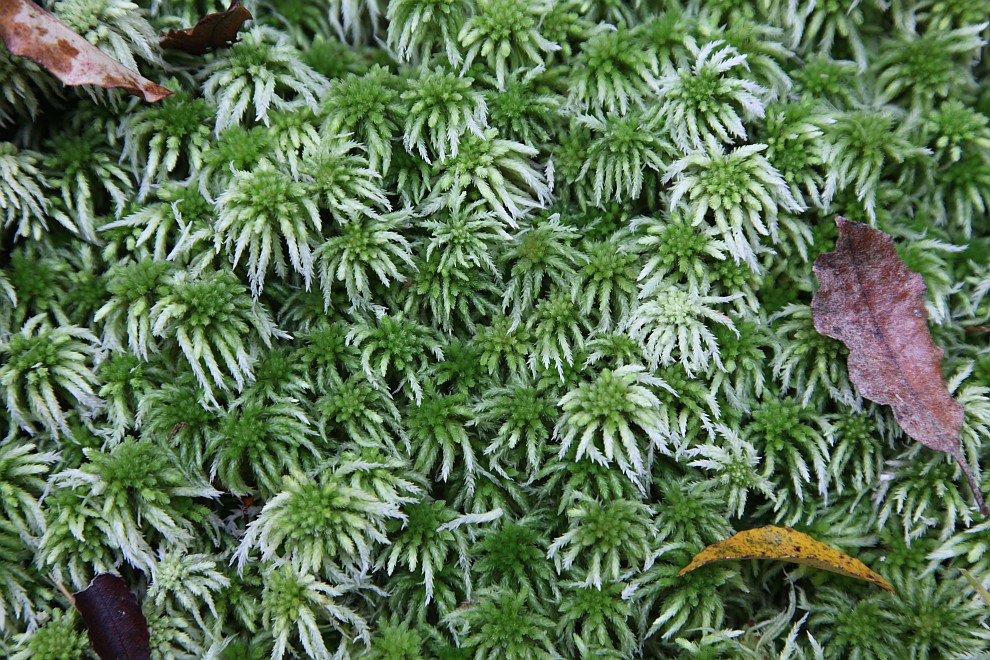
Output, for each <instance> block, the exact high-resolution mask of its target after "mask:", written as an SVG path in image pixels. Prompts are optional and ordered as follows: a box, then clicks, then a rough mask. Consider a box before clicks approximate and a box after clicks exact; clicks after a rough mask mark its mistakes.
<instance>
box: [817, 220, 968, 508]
mask: <svg viewBox="0 0 990 660" xmlns="http://www.w3.org/2000/svg"><path fill="white" fill-rule="evenodd" d="M835 222H836V224H837V225H838V226H839V240H838V242H837V243H836V246H835V251H834V252H827V253H824V254H821V255H819V256H818V258H817V259H816V260H815V265H814V272H815V275H816V276H817V277H818V281H819V283H820V285H821V286H820V287H819V289H818V293H816V294H815V297H814V299H813V300H812V302H811V311H812V316H813V318H814V323H815V329H816V330H818V332H820V333H822V334H823V335H825V336H826V337H832V338H833V339H838V340H839V341H841V342H842V343H843V344H845V345H846V346H847V347H848V348H849V361H848V365H849V379H850V380H851V381H852V382H853V383H855V384H856V387H857V388H859V392H860V394H862V395H863V396H864V397H866V398H867V399H870V400H871V401H876V402H877V403H882V404H885V405H888V406H890V407H891V408H893V411H894V417H895V418H897V422H898V423H899V424H900V425H901V428H902V429H904V432H905V433H907V434H908V435H909V436H911V437H912V438H914V439H915V440H917V441H918V442H920V443H921V444H923V445H925V446H926V447H930V448H932V449H935V450H937V451H942V452H945V453H946V454H948V455H949V456H952V457H953V458H954V459H956V461H958V462H959V466H960V467H961V468H962V471H963V473H964V474H965V475H966V480H967V481H968V482H969V486H970V488H971V489H972V490H973V495H974V496H975V497H976V502H977V504H979V507H980V511H981V512H982V513H983V515H987V514H988V511H987V506H986V504H985V503H984V500H983V494H982V493H981V492H980V488H979V485H978V484H977V483H976V479H975V478H974V477H973V473H972V472H971V471H970V469H969V465H967V464H966V461H965V459H964V458H963V454H962V442H961V439H960V434H961V431H962V422H963V407H962V405H960V404H959V403H958V402H957V401H956V400H955V399H953V398H952V395H950V394H949V390H948V389H947V388H946V386H945V379H944V378H943V377H942V366H941V365H942V349H941V348H939V347H938V346H936V345H935V343H934V342H933V341H932V337H931V334H929V332H928V323H927V318H928V314H927V313H926V312H925V294H926V293H927V288H926V287H925V283H924V282H923V281H922V279H921V275H919V274H918V273H915V272H913V271H910V270H908V268H907V266H905V265H904V262H903V261H901V259H900V257H898V256H897V252H896V251H895V250H894V241H893V239H892V238H891V237H890V235H889V234H885V233H883V232H882V231H878V230H876V229H873V228H872V227H869V226H867V225H864V224H861V223H858V222H852V221H851V220H846V219H845V218H843V217H838V218H836V219H835Z"/></svg>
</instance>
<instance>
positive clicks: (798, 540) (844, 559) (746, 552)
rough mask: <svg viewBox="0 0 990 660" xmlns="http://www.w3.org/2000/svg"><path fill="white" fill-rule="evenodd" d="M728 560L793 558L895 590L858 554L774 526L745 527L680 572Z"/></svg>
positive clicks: (793, 530) (709, 547)
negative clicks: (867, 565) (840, 550)
mask: <svg viewBox="0 0 990 660" xmlns="http://www.w3.org/2000/svg"><path fill="white" fill-rule="evenodd" d="M727 559H779V560H782V561H791V562H794V563H796V564H804V565H806V566H814V567H815V568H820V569H822V570H826V571H832V572H833V573H841V574H842V575H848V576H849V577H854V578H859V579H860V580H866V581H867V582H872V583H873V584H875V585H877V586H878V587H883V588H884V589H886V590H887V591H889V592H891V593H893V592H894V588H893V587H892V586H890V583H889V582H887V581H886V580H884V579H883V578H882V577H881V576H880V575H879V574H878V573H876V572H874V571H872V570H870V569H869V568H867V567H866V565H865V564H864V563H863V562H861V561H860V560H858V559H856V558H855V557H850V556H849V555H847V554H845V553H843V552H839V551H838V550H836V549H835V548H833V547H832V546H829V545H825V544H824V543H822V542H821V541H816V540H815V539H813V538H811V537H810V536H808V535H807V534H805V533H804V532H799V531H797V530H796V529H791V528H790V527H776V526H774V525H767V526H766V527H760V528H758V529H747V530H743V531H741V532H739V533H738V534H736V535H734V536H732V537H730V538H727V539H726V540H724V541H721V542H719V543H714V544H712V545H710V546H708V547H707V548H705V549H704V550H702V551H701V552H699V553H698V554H696V555H695V556H694V559H692V560H691V563H690V564H688V565H687V566H685V567H684V568H682V569H681V570H680V572H679V573H678V575H684V574H685V573H687V572H689V571H693V570H694V569H696V568H698V567H699V566H704V565H705V564H710V563H712V562H715V561H724V560H727Z"/></svg>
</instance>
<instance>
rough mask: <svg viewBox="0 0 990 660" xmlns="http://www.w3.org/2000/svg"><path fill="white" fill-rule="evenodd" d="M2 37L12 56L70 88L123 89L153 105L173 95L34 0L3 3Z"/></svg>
mask: <svg viewBox="0 0 990 660" xmlns="http://www.w3.org/2000/svg"><path fill="white" fill-rule="evenodd" d="M0 38H2V39H3V42H4V43H5V44H6V45H7V50H9V51H10V52H11V53H13V54H14V55H21V56H23V57H27V58H30V59H32V60H34V61H35V62H37V63H38V64H40V65H41V66H43V67H45V68H46V69H48V70H49V71H50V72H51V73H53V74H54V75H55V76H56V77H57V78H58V79H59V80H61V81H62V82H63V83H64V84H66V85H96V86H97V87H103V88H107V89H109V88H112V87H121V88H123V89H126V90H127V91H128V92H130V93H131V94H134V95H135V96H140V97H141V98H143V99H144V100H145V101H148V102H149V103H154V102H155V101H159V100H161V99H163V98H165V97H166V96H168V95H169V94H171V93H172V92H171V91H170V90H168V89H165V88H164V87H162V86H161V85H156V84H155V83H153V82H151V81H150V80H148V79H147V78H144V77H142V76H141V75H140V74H139V73H137V72H136V71H131V70H130V69H128V68H127V67H125V66H124V65H123V64H121V63H120V62H118V61H117V60H115V59H113V58H112V57H110V56H109V55H107V54H106V53H104V52H103V51H102V50H100V49H99V48H97V47H96V46H94V45H93V44H91V43H89V42H88V41H86V40H85V39H84V38H82V37H81V36H79V35H78V34H76V33H75V32H73V31H72V30H70V29H69V27H68V26H67V25H65V24H64V23H62V22H61V21H59V20H58V19H57V18H55V17H54V16H52V15H51V14H49V13H48V12H47V11H45V10H44V9H42V8H41V7H39V6H38V5H36V4H34V3H33V2H31V0H2V1H0Z"/></svg>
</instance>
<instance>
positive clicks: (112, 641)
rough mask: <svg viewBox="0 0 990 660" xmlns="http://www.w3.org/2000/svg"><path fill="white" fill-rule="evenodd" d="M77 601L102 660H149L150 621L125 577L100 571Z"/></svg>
mask: <svg viewBox="0 0 990 660" xmlns="http://www.w3.org/2000/svg"><path fill="white" fill-rule="evenodd" d="M74 600H75V606H76V609H77V610H79V615H80V616H81V617H82V620H83V622H84V623H85V624H86V628H87V630H88V632H89V642H90V644H92V645H93V650H94V651H96V654H97V655H98V656H100V658H101V660H150V658H151V635H150V633H149V632H148V621H147V620H146V619H145V618H144V613H143V612H142V611H141V606H140V605H139V604H138V602H137V598H135V597H134V594H132V593H131V590H130V589H129V588H128V587H127V583H126V582H124V579H123V578H121V577H119V576H117V575H111V574H110V573H100V574H99V575H97V576H96V577H94V578H93V581H92V582H90V583H89V586H88V587H86V588H85V589H83V590H82V591H80V592H78V593H76V594H75V596H74Z"/></svg>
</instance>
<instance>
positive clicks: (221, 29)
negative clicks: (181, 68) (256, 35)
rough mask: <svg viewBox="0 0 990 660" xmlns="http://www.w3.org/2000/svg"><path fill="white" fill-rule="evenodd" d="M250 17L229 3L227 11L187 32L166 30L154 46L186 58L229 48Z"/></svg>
mask: <svg viewBox="0 0 990 660" xmlns="http://www.w3.org/2000/svg"><path fill="white" fill-rule="evenodd" d="M252 18H254V17H253V16H251V12H249V11H248V10H247V9H246V8H244V7H242V6H241V5H240V4H239V3H238V0H233V2H231V3H230V6H229V7H227V11H221V12H217V13H215V14H207V15H206V16H204V17H203V18H201V19H199V22H198V23H196V25H194V26H193V27H191V28H185V29H184V30H169V31H168V32H165V33H164V34H162V35H161V38H160V39H159V41H158V44H159V45H160V46H161V47H162V48H171V49H174V50H181V51H183V52H186V53H189V54H190V55H203V54H204V53H208V52H210V51H211V50H216V49H217V48H230V47H231V46H233V45H234V42H235V41H237V33H238V32H239V31H240V29H241V26H242V25H244V21H249V20H251V19H252Z"/></svg>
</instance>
